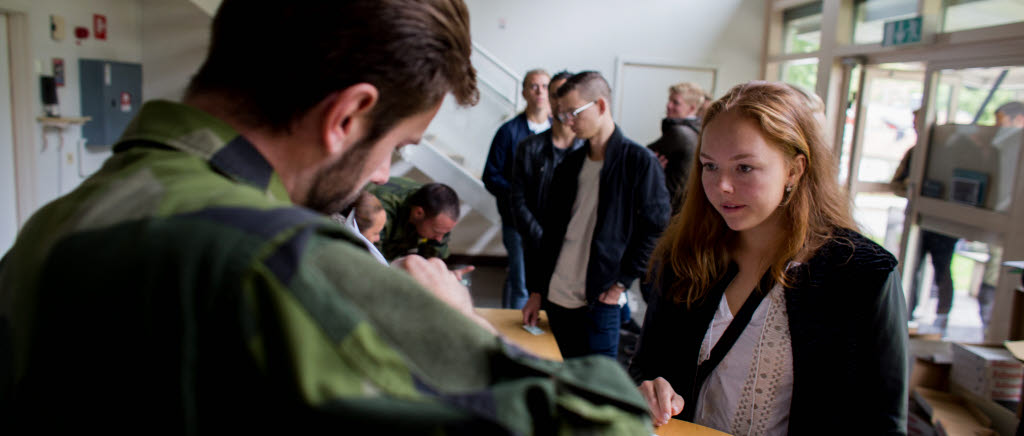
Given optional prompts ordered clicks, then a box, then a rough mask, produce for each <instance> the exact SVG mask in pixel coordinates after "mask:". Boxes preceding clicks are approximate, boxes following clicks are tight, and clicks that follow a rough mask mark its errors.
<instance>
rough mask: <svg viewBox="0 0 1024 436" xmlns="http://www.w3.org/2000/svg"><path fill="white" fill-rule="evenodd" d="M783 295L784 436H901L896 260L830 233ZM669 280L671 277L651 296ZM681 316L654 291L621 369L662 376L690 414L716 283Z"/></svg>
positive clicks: (903, 389)
mask: <svg viewBox="0 0 1024 436" xmlns="http://www.w3.org/2000/svg"><path fill="white" fill-rule="evenodd" d="M835 233H836V238H834V239H832V240H831V241H830V242H827V243H826V244H825V245H824V246H822V247H821V248H820V249H819V250H818V252H817V253H816V254H815V255H814V256H813V257H812V258H811V259H810V260H809V261H807V262H806V263H803V264H801V265H800V266H798V267H794V268H793V269H791V270H790V272H789V277H790V278H791V279H792V283H791V285H790V287H787V288H786V289H785V299H786V310H787V312H788V316H789V330H790V336H791V338H792V341H793V399H792V403H791V405H790V416H789V434H794V435H802V434H862V435H883V434H885V435H888V434H899V435H904V434H906V431H907V430H906V428H907V421H906V417H907V395H908V393H907V374H908V372H907V368H908V366H907V365H908V362H907V320H906V303H905V302H904V297H903V292H902V288H901V286H900V281H899V274H898V273H897V272H896V271H895V267H896V259H895V258H893V257H892V255H891V254H889V253H888V252H887V251H885V249H884V248H882V247H880V246H878V245H877V244H875V243H874V242H871V241H870V240H868V239H867V238H865V237H863V236H861V235H860V234H857V233H855V232H852V231H848V230H838V231H836V232H835ZM674 281H675V277H671V272H669V273H668V274H663V275H662V276H661V277H660V278H659V280H658V286H656V288H657V289H662V288H664V286H665V285H666V284H668V285H669V286H670V285H671V283H673V282H674ZM714 288H716V289H717V292H715V294H714V295H711V294H708V295H707V296H706V297H705V298H703V299H702V300H700V301H699V302H697V303H695V304H694V305H693V306H692V307H690V308H689V309H688V308H687V307H686V303H675V302H672V301H671V300H670V299H667V298H665V297H664V296H663V293H662V292H660V291H659V292H658V295H657V297H656V298H654V299H652V304H651V306H650V307H648V309H647V317H646V321H645V322H644V331H643V334H642V336H641V339H640V344H639V346H638V350H637V353H636V355H635V356H634V358H633V361H632V362H631V364H630V368H629V372H630V375H632V376H633V379H634V381H636V382H637V383H640V382H642V381H645V380H653V379H655V378H657V377H664V378H665V379H666V380H668V382H669V383H670V384H672V388H673V389H674V390H675V391H676V393H678V394H679V395H682V396H683V398H684V399H685V402H686V405H685V406H684V407H686V408H695V407H696V406H697V402H696V399H694V398H692V396H693V395H692V394H691V392H692V391H693V389H692V387H693V386H692V384H693V382H694V377H695V374H696V371H697V359H698V353H699V352H700V345H701V341H702V340H703V339H704V335H705V332H706V331H707V328H708V325H709V324H710V323H711V319H712V318H713V317H714V313H715V310H716V309H717V307H718V304H719V301H720V300H721V298H722V292H723V291H724V288H725V287H724V286H716V287H714Z"/></svg>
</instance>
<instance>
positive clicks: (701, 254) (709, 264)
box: [649, 81, 856, 305]
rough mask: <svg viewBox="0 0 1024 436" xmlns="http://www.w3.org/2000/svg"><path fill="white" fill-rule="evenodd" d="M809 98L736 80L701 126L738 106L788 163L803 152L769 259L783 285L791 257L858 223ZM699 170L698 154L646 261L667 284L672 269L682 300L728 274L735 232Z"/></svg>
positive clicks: (673, 288)
mask: <svg viewBox="0 0 1024 436" xmlns="http://www.w3.org/2000/svg"><path fill="white" fill-rule="evenodd" d="M806 99H807V97H805V96H803V95H802V94H800V93H799V92H798V91H796V90H794V89H793V88H792V87H790V86H788V85H786V84H781V83H769V82H760V81H755V82H749V83H745V84H742V85H737V86H735V87H734V88H732V89H731V90H729V92H728V93H726V94H725V95H724V96H722V98H720V99H718V100H717V101H715V102H714V103H712V104H711V107H710V108H708V111H707V113H706V114H705V116H704V121H703V126H702V129H701V130H702V131H706V129H707V126H708V124H710V123H711V122H712V121H714V120H715V118H716V117H717V116H718V115H721V114H722V113H725V112H727V111H738V112H739V113H740V114H741V115H742V116H744V117H747V118H749V119H750V120H753V121H754V122H756V123H757V124H758V126H760V128H761V132H762V133H763V134H764V136H765V139H766V140H767V141H768V142H769V143H770V144H772V145H774V146H777V147H779V149H780V150H782V152H783V154H784V155H785V156H786V157H787V159H788V160H789V162H790V163H792V162H793V161H794V160H795V159H796V158H797V156H799V155H803V156H805V158H806V159H807V165H806V168H805V170H804V173H803V176H802V177H801V178H800V179H799V180H798V181H797V182H796V184H794V185H793V190H792V192H791V193H789V194H788V196H786V197H785V198H784V200H783V203H782V204H781V205H780V206H779V207H780V208H782V209H783V210H782V213H783V216H782V222H784V223H786V224H787V225H788V228H787V229H786V233H785V235H784V236H783V241H782V244H781V245H780V246H779V249H778V251H777V252H776V253H775V255H774V256H772V258H771V259H769V260H770V266H769V270H770V272H771V275H772V277H773V278H774V279H775V281H776V282H778V283H782V284H783V285H786V284H788V283H789V281H788V280H787V279H786V274H785V271H786V264H787V263H788V262H789V260H791V259H800V258H809V257H810V254H812V253H814V252H815V251H816V250H817V249H818V248H820V247H821V246H822V245H823V244H824V243H825V242H826V241H828V240H829V238H831V237H832V234H833V231H834V230H835V229H837V228H845V229H850V230H856V224H855V223H854V221H853V218H852V216H851V214H850V204H849V200H848V196H847V195H846V193H845V192H843V191H842V190H840V188H839V184H838V182H837V180H836V179H837V175H836V171H837V169H838V163H837V161H836V158H835V155H834V154H833V153H832V150H831V149H830V147H829V146H828V142H827V141H826V140H825V137H824V132H823V131H822V126H821V125H820V124H819V122H818V121H817V120H816V119H815V116H814V112H813V110H812V109H811V108H810V107H811V106H810V105H809V104H808V102H807V101H806ZM702 143H703V135H702V136H701V140H700V141H698V143H697V150H696V152H695V153H694V155H695V156H700V152H701V147H702V145H703V144H702ZM703 172H704V167H703V165H701V163H700V159H694V160H693V167H692V168H691V169H690V179H689V181H688V182H687V185H686V201H685V202H684V203H683V207H682V209H681V210H680V211H679V213H678V214H676V216H674V217H672V221H671V223H670V224H669V227H668V229H666V230H665V233H664V234H663V235H662V237H661V239H660V240H659V241H658V245H657V247H656V248H655V249H654V253H653V255H652V256H651V268H649V271H650V273H649V277H651V278H655V279H656V283H659V284H664V283H663V282H662V280H660V277H661V276H662V275H664V274H665V273H667V272H668V271H671V272H672V273H673V275H674V276H675V277H676V280H675V282H674V283H668V284H667V285H669V288H668V289H663V290H662V292H663V293H664V294H665V296H667V297H670V298H672V299H673V300H674V301H676V302H686V304H687V305H690V304H693V303H694V302H697V301H699V300H700V299H702V298H703V297H704V296H705V295H707V293H708V290H709V289H710V288H711V287H712V286H713V285H714V283H715V281H716V280H719V279H720V278H721V277H722V276H723V275H724V274H725V272H726V269H727V268H728V265H729V261H730V254H729V252H730V250H731V249H732V248H733V247H734V245H735V243H736V241H737V236H738V233H737V232H735V231H733V230H731V229H729V227H728V226H727V225H726V224H725V220H724V219H722V216H721V215H720V214H719V213H718V212H717V211H716V210H715V208H714V206H712V204H711V202H709V201H708V198H707V195H706V194H705V192H704V188H703V183H702V181H701V180H702V177H703ZM666 268H668V269H669V270H666ZM762 291H767V290H762Z"/></svg>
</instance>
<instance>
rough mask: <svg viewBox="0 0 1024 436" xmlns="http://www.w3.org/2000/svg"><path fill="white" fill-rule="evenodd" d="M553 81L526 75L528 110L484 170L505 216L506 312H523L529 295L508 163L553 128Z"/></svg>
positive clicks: (536, 73) (495, 144) (508, 126)
mask: <svg viewBox="0 0 1024 436" xmlns="http://www.w3.org/2000/svg"><path fill="white" fill-rule="evenodd" d="M550 77H551V76H550V75H548V73H547V72H546V71H544V70H541V69H535V70H530V71H528V72H527V73H526V77H525V78H524V79H523V99H525V100H526V110H524V111H523V113H521V114H519V115H517V116H516V117H515V118H512V119H511V120H509V121H508V122H506V123H505V124H503V125H502V126H501V128H499V129H498V132H497V133H495V134H494V140H493V141H491V151H490V152H489V153H488V154H487V165H486V166H485V167H484V174H483V181H484V187H486V188H487V191H488V192H490V193H491V194H492V195H494V198H495V199H496V200H497V201H498V213H499V214H501V241H502V243H504V245H505V251H507V252H508V275H507V276H506V277H505V288H504V290H503V291H502V295H501V306H502V307H504V308H506V309H519V308H522V307H523V304H525V303H526V298H527V295H526V283H525V278H524V274H525V273H524V267H523V248H522V239H521V238H520V237H519V232H517V231H516V226H515V221H514V219H513V214H512V210H511V208H510V207H509V198H508V196H509V180H508V179H509V176H508V175H507V174H506V172H505V170H506V167H507V163H508V161H510V160H512V159H513V157H512V155H513V154H514V153H515V147H516V145H517V144H519V142H520V141H522V140H523V139H526V137H527V136H530V135H532V134H535V133H540V132H543V131H545V130H547V129H548V128H550V127H551V119H550V117H551V108H550V107H549V106H548V82H549V80H550Z"/></svg>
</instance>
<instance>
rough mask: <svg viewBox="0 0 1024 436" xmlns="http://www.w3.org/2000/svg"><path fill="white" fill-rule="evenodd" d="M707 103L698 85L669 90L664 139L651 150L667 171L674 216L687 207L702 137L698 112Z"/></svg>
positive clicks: (659, 140) (678, 86)
mask: <svg viewBox="0 0 1024 436" xmlns="http://www.w3.org/2000/svg"><path fill="white" fill-rule="evenodd" d="M703 104H704V90H702V89H701V88H700V86H697V84H695V83H691V82H684V83H678V84H675V85H672V87H670V88H669V89H668V103H667V104H666V105H665V119H663V120H661V137H660V138H658V140H657V141H654V142H652V143H651V144H650V145H648V146H647V148H649V149H651V151H653V152H654V153H655V154H656V155H657V156H658V161H660V163H661V167H662V168H664V169H665V187H666V188H668V195H669V198H670V199H671V202H672V214H673V215H675V214H676V212H679V208H681V207H682V205H683V201H682V200H683V191H684V190H685V188H686V179H687V178H688V176H689V174H690V166H691V165H692V164H693V151H694V150H696V149H697V139H699V138H700V120H699V119H697V109H699V108H700V107H701V105H703Z"/></svg>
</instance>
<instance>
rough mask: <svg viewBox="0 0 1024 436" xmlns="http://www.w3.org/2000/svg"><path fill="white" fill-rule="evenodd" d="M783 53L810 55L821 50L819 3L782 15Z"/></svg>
mask: <svg viewBox="0 0 1024 436" xmlns="http://www.w3.org/2000/svg"><path fill="white" fill-rule="evenodd" d="M782 37H783V41H782V51H783V53H810V52H814V51H818V50H819V49H821V2H815V3H811V4H807V5H803V6H798V7H795V8H790V9H786V10H785V11H784V12H783V13H782Z"/></svg>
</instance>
